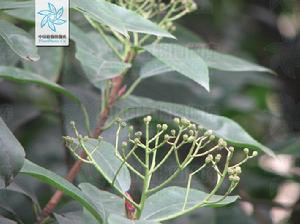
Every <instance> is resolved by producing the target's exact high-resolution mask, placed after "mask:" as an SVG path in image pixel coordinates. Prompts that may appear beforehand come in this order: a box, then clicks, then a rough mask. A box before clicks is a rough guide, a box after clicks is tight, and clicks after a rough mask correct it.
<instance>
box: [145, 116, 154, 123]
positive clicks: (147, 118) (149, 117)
mask: <svg viewBox="0 0 300 224" xmlns="http://www.w3.org/2000/svg"><path fill="white" fill-rule="evenodd" d="M151 120H152V117H151V116H147V117H144V122H145V123H149V122H150V121H151Z"/></svg>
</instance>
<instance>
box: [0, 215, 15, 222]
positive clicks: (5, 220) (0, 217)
mask: <svg viewBox="0 0 300 224" xmlns="http://www.w3.org/2000/svg"><path fill="white" fill-rule="evenodd" d="M0 223H5V224H17V222H15V221H14V220H11V219H7V218H5V217H2V216H0Z"/></svg>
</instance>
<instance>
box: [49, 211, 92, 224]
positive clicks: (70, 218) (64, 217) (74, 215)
mask: <svg viewBox="0 0 300 224" xmlns="http://www.w3.org/2000/svg"><path fill="white" fill-rule="evenodd" d="M54 216H55V219H56V220H57V222H58V224H82V223H85V222H84V221H85V220H84V217H83V213H82V212H81V211H80V212H68V213H64V214H56V213H55V214H54ZM87 224H89V223H87Z"/></svg>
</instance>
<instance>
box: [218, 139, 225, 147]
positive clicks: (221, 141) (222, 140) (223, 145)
mask: <svg viewBox="0 0 300 224" xmlns="http://www.w3.org/2000/svg"><path fill="white" fill-rule="evenodd" d="M218 145H219V146H220V147H226V146H227V142H226V141H224V139H223V138H220V139H219V141H218Z"/></svg>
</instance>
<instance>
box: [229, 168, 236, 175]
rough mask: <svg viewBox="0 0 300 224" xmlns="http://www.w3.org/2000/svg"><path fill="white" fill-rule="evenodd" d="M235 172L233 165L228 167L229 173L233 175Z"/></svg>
mask: <svg viewBox="0 0 300 224" xmlns="http://www.w3.org/2000/svg"><path fill="white" fill-rule="evenodd" d="M234 173H235V170H234V169H233V168H231V167H229V168H228V174H229V175H233V174H234Z"/></svg>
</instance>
